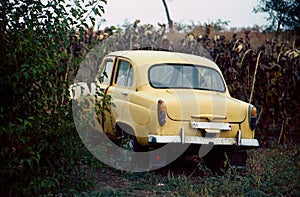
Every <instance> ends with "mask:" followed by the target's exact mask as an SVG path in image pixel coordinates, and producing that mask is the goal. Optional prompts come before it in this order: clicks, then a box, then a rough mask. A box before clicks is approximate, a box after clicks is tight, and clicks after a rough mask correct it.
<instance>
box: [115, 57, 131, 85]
mask: <svg viewBox="0 0 300 197" xmlns="http://www.w3.org/2000/svg"><path fill="white" fill-rule="evenodd" d="M132 82H133V69H132V66H131V64H130V63H129V62H127V61H124V60H120V61H119V65H118V71H117V75H116V80H115V83H116V84H118V85H122V86H127V87H131V86H132Z"/></svg>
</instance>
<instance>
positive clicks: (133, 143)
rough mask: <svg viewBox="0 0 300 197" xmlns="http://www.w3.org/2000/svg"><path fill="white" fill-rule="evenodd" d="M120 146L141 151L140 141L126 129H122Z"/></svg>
mask: <svg viewBox="0 0 300 197" xmlns="http://www.w3.org/2000/svg"><path fill="white" fill-rule="evenodd" d="M120 146H121V147H122V148H124V149H127V150H129V151H133V152H140V151H141V146H140V144H139V143H138V141H137V139H136V137H135V136H133V135H130V134H128V133H126V132H125V131H122V134H121V136H120Z"/></svg>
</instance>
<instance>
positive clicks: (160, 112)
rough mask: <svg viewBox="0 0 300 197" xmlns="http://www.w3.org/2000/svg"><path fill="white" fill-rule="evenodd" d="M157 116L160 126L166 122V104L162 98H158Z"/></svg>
mask: <svg viewBox="0 0 300 197" xmlns="http://www.w3.org/2000/svg"><path fill="white" fill-rule="evenodd" d="M157 117H158V123H159V125H160V126H161V127H162V126H163V125H164V124H165V123H166V117H167V106H166V104H165V102H163V101H162V100H159V101H158V103H157Z"/></svg>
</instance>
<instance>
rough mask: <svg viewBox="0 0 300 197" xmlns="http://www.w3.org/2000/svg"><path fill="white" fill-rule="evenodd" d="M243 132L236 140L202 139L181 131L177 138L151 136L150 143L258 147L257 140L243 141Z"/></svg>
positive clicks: (239, 132)
mask: <svg viewBox="0 0 300 197" xmlns="http://www.w3.org/2000/svg"><path fill="white" fill-rule="evenodd" d="M241 133H242V132H241V131H240V130H239V131H237V136H236V138H218V137H200V136H186V135H184V130H183V129H182V130H181V135H176V136H162V135H149V136H148V142H149V143H181V144H214V145H236V146H249V147H258V146H259V143H258V140H257V139H243V138H242V136H241V135H242V134H241Z"/></svg>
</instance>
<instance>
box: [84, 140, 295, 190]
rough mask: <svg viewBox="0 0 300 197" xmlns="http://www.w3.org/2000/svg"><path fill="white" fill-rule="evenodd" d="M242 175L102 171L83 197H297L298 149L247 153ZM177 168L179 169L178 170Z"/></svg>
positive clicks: (199, 169) (201, 170)
mask: <svg viewBox="0 0 300 197" xmlns="http://www.w3.org/2000/svg"><path fill="white" fill-rule="evenodd" d="M248 156H249V157H248V165H247V169H246V170H245V171H244V172H237V171H235V170H232V169H231V170H229V171H228V172H227V173H226V174H225V175H223V176H219V175H216V174H214V173H213V172H211V171H210V170H209V169H207V168H206V167H205V166H203V165H202V164H199V165H194V166H191V165H190V166H188V167H183V166H180V164H174V165H172V166H168V167H166V168H164V169H160V170H156V171H153V172H147V173H128V172H121V171H117V170H114V169H111V168H109V167H105V168H103V169H102V171H101V172H99V174H98V184H97V186H96V188H95V191H94V192H92V193H85V194H84V195H85V196H300V186H299V182H300V180H299V175H300V155H299V146H295V147H284V146H278V145H277V146H275V147H271V148H260V149H256V150H251V151H249V152H248ZM178 165H179V166H178Z"/></svg>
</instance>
